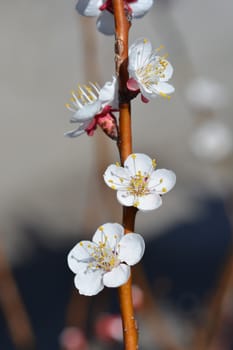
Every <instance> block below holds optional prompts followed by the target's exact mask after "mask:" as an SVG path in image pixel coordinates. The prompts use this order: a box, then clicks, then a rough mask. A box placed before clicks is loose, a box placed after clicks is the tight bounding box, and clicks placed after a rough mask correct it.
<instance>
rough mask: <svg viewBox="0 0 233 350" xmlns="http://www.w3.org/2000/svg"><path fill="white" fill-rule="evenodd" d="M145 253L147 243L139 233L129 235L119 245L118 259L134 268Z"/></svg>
mask: <svg viewBox="0 0 233 350" xmlns="http://www.w3.org/2000/svg"><path fill="white" fill-rule="evenodd" d="M144 251H145V242H144V239H143V238H142V236H140V235H139V234H137V233H127V234H126V235H124V236H123V237H122V239H121V241H120V243H119V251H118V257H119V259H120V260H121V261H122V262H126V263H127V264H128V265H130V266H132V265H135V264H137V263H138V262H139V261H140V260H141V258H142V256H143V254H144Z"/></svg>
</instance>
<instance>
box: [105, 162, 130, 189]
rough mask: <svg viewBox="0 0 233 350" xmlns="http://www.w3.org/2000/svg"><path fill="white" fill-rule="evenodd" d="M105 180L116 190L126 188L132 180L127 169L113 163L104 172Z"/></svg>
mask: <svg viewBox="0 0 233 350" xmlns="http://www.w3.org/2000/svg"><path fill="white" fill-rule="evenodd" d="M104 181H105V183H106V185H108V186H109V187H111V188H112V189H114V190H120V189H121V190H122V189H126V188H127V187H128V185H129V182H130V174H129V172H128V171H127V169H124V168H123V167H121V166H117V165H115V164H112V165H109V167H108V168H107V169H106V171H105V173H104Z"/></svg>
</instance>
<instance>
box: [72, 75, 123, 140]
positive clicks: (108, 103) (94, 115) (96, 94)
mask: <svg viewBox="0 0 233 350" xmlns="http://www.w3.org/2000/svg"><path fill="white" fill-rule="evenodd" d="M71 95H72V98H71V102H70V103H67V104H66V107H67V108H68V109H69V110H70V111H71V112H73V115H72V117H71V120H70V121H71V122H72V123H76V122H78V123H79V127H78V128H76V129H74V130H72V131H68V132H66V133H65V136H70V137H76V136H79V135H81V134H83V133H85V132H87V134H88V135H92V134H93V133H94V130H95V129H96V127H97V125H98V124H99V121H100V120H101V118H103V117H106V116H107V117H109V119H111V118H114V116H113V115H112V110H113V105H115V104H116V102H115V101H114V98H115V96H116V78H115V77H113V80H112V81H111V82H106V83H105V84H104V86H103V87H102V88H100V86H99V85H98V84H97V83H89V84H87V85H83V86H80V85H79V86H78V89H77V91H72V92H71Z"/></svg>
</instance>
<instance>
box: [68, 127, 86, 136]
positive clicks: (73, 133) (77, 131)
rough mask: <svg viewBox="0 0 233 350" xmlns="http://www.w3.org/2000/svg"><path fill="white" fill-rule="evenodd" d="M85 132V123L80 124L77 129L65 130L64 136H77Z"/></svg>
mask: <svg viewBox="0 0 233 350" xmlns="http://www.w3.org/2000/svg"><path fill="white" fill-rule="evenodd" d="M84 133H85V128H84V127H83V125H80V126H79V127H78V128H77V129H74V130H71V131H67V132H65V133H64V136H69V137H77V136H80V135H82V134H84Z"/></svg>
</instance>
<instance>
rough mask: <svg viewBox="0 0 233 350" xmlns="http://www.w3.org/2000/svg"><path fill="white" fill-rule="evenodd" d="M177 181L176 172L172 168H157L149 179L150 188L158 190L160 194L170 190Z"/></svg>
mask: <svg viewBox="0 0 233 350" xmlns="http://www.w3.org/2000/svg"><path fill="white" fill-rule="evenodd" d="M175 183H176V174H175V173H174V172H173V171H172V170H167V169H158V170H155V171H154V172H153V173H152V174H151V177H150V180H149V185H148V186H149V189H150V190H152V189H154V190H156V192H157V193H159V194H164V193H166V192H168V191H170V190H171V189H172V188H173V187H174V186H175Z"/></svg>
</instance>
